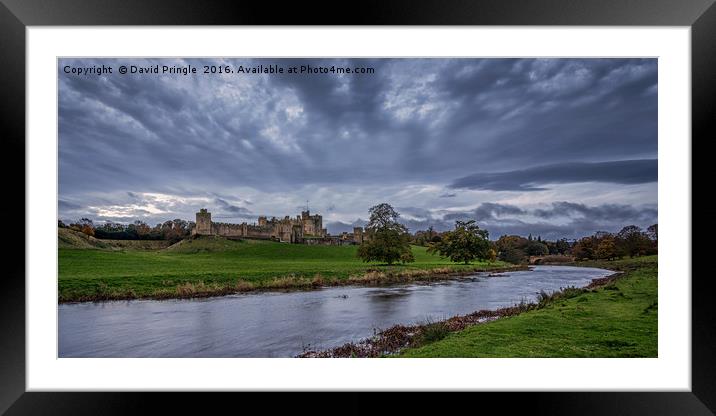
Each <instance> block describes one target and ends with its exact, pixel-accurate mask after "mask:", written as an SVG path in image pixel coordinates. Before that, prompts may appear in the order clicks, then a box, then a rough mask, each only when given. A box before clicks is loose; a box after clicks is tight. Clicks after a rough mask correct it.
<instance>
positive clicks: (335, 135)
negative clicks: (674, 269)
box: [43, 55, 667, 362]
mask: <svg viewBox="0 0 716 416" xmlns="http://www.w3.org/2000/svg"><path fill="white" fill-rule="evenodd" d="M56 62H57V68H56V74H57V77H56V86H57V91H56V93H57V96H56V98H57V120H58V123H57V149H56V155H57V191H58V192H57V207H56V210H57V211H56V212H57V231H56V232H57V234H56V235H57V278H56V285H57V299H56V300H57V358H60V359H62V358H195V357H206V358H209V357H211V358H659V342H658V326H659V303H658V287H659V279H658V263H659V262H658V247H659V244H658V222H659V221H658V212H659V210H658V184H659V179H660V178H659V177H658V176H659V175H658V171H659V169H658V167H659V160H658V144H659V140H658V136H659V132H660V131H661V130H660V128H659V113H658V108H659V100H658V97H659V91H658V89H659V83H658V80H659V59H658V58H657V57H603V58H598V57H519V56H515V57H454V58H453V57H420V58H417V57H354V56H347V57H336V56H324V57H321V56H316V57H311V58H303V57H302V58H293V57H274V58H267V57H251V56H239V57H237V56H226V57H217V56H207V57H195V56H192V57H166V56H163V57H111V58H110V57H104V56H103V57H99V56H72V57H69V56H66V55H65V56H57V58H56ZM51 69H52V70H54V69H53V68H51ZM662 117H663V114H662ZM661 179H662V180H663V179H664V178H661ZM53 198H54V196H53ZM48 205H51V204H48ZM662 209H665V208H664V206H662ZM664 212H666V211H664ZM664 224H665V225H664V226H665V227H666V224H667V222H666V219H665V222H664ZM50 226H51V224H50ZM664 230H666V228H665V229H664ZM43 232H44V233H49V230H43ZM46 238H48V239H50V238H54V237H51V236H49V235H47V237H46ZM664 264H665V263H663V262H662V267H665V266H664ZM53 278H54V277H53ZM50 305H51V306H52V307H53V308H54V304H53V303H51V304H50ZM663 305H664V306H665V307H666V303H664V304H663ZM389 361H390V360H389ZM444 361H447V360H443V362H444Z"/></svg>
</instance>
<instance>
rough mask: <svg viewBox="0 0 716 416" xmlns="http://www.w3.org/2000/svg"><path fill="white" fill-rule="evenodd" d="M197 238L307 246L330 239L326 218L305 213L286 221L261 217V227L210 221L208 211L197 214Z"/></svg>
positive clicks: (193, 231)
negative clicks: (246, 240) (207, 237)
mask: <svg viewBox="0 0 716 416" xmlns="http://www.w3.org/2000/svg"><path fill="white" fill-rule="evenodd" d="M192 234H194V235H218V236H222V237H226V238H255V239H262V240H276V241H282V242H286V243H305V242H306V240H307V239H314V240H322V239H325V238H327V237H328V232H327V230H326V229H325V228H323V217H322V216H321V215H311V213H310V212H309V211H308V210H306V211H303V212H301V215H297V216H296V217H293V218H292V217H289V216H288V215H287V216H285V217H284V218H283V219H277V218H276V217H272V218H271V219H268V218H267V217H264V216H261V217H259V218H258V224H247V223H245V222H244V223H241V224H228V223H221V222H213V221H211V213H210V212H208V211H207V210H206V209H205V208H202V209H200V210H199V212H197V213H196V227H194V229H193V230H192Z"/></svg>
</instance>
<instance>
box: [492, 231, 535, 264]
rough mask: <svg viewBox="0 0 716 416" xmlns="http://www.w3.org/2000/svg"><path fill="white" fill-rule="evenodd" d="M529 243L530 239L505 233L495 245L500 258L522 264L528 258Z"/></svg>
mask: <svg viewBox="0 0 716 416" xmlns="http://www.w3.org/2000/svg"><path fill="white" fill-rule="evenodd" d="M529 243H530V241H529V240H528V239H526V238H524V237H521V236H519V235H503V236H501V237H500V238H499V239H498V240H497V242H495V246H496V247H497V252H498V257H499V259H500V260H502V261H506V262H508V263H514V264H520V263H524V262H525V261H526V260H527V255H526V254H525V248H526V247H527V244H529Z"/></svg>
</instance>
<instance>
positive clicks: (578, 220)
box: [401, 201, 658, 239]
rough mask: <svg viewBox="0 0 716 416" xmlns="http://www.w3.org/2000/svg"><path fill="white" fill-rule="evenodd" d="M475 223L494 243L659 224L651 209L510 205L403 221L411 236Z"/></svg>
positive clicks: (639, 207)
mask: <svg viewBox="0 0 716 416" xmlns="http://www.w3.org/2000/svg"><path fill="white" fill-rule="evenodd" d="M458 220H459V221H468V220H475V221H476V222H477V224H478V225H479V226H480V227H481V228H483V229H486V230H488V231H489V232H490V236H491V237H492V238H493V239H497V238H498V237H499V236H501V235H512V234H515V235H522V236H527V235H529V234H532V235H541V236H542V237H544V238H549V239H559V238H581V237H583V236H586V235H591V234H593V233H595V232H597V231H601V230H605V231H610V232H617V231H619V230H620V229H621V228H622V227H624V226H626V225H631V224H634V225H637V226H640V227H642V228H646V227H648V226H649V225H651V224H654V223H656V222H657V221H658V213H657V209H656V208H655V207H652V206H648V205H641V206H630V205H619V204H602V205H595V206H587V205H584V204H578V203H573V202H565V201H562V202H555V203H552V204H551V205H550V206H549V207H548V208H538V209H522V208H519V207H517V206H514V205H509V204H497V203H483V204H481V205H480V206H478V207H477V208H476V209H474V210H471V211H463V212H453V213H449V214H445V215H442V216H441V215H425V216H424V217H423V218H417V219H415V218H411V219H403V220H401V222H402V223H403V224H405V225H406V226H407V227H408V228H409V229H410V230H411V231H412V232H415V231H417V230H425V229H427V227H430V226H432V227H434V228H435V229H436V230H439V231H445V230H449V229H452V228H453V227H454V224H455V221H458Z"/></svg>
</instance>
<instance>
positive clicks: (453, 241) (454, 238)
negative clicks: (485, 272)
mask: <svg viewBox="0 0 716 416" xmlns="http://www.w3.org/2000/svg"><path fill="white" fill-rule="evenodd" d="M487 238H488V232H487V230H481V229H480V227H478V226H477V224H476V223H475V220H470V221H455V229H454V230H452V231H447V232H445V233H443V238H442V241H440V242H439V243H432V244H430V246H429V247H428V253H432V254H434V253H438V254H440V257H447V258H449V259H450V260H451V261H453V262H456V263H459V262H462V263H464V264H468V263H470V262H471V261H472V260H475V259H480V260H484V259H488V258H489V257H490V253H489V252H490V242H489V240H488V239H487Z"/></svg>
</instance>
